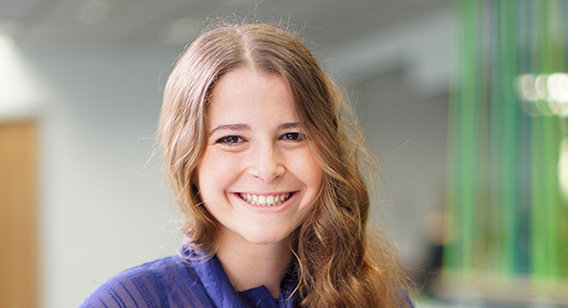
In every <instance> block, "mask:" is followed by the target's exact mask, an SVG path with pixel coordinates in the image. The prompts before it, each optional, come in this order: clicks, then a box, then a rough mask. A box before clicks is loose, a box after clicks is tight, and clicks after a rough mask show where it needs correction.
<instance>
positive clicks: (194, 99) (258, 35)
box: [159, 24, 406, 307]
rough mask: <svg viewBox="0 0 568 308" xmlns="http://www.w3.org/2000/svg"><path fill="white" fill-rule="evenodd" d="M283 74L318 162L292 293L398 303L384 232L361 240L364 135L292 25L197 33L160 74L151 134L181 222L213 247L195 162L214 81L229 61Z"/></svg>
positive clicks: (329, 301) (212, 224)
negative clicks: (156, 137) (155, 131)
mask: <svg viewBox="0 0 568 308" xmlns="http://www.w3.org/2000/svg"><path fill="white" fill-rule="evenodd" d="M243 66H249V67H251V68H254V69H256V70H260V71H264V72H268V73H275V74H279V75H280V76H282V77H283V78H284V79H285V80H286V81H287V82H288V84H289V85H290V88H291V90H292V94H293V97H294V100H295V103H296V111H297V113H298V116H299V118H300V122H301V123H302V125H303V129H304V130H305V132H306V134H307V136H308V138H309V140H310V146H311V147H312V149H313V151H314V153H315V154H316V157H317V158H318V161H319V163H320V165H321V168H322V170H323V173H324V176H323V182H322V186H321V191H320V194H319V198H318V199H317V200H316V201H315V205H314V209H313V211H312V212H311V213H310V214H309V215H308V217H307V218H306V220H305V221H304V222H303V223H302V225H301V226H300V227H298V229H297V230H295V231H294V232H293V234H292V235H291V236H292V246H291V250H292V253H293V255H294V256H295V258H296V261H297V270H298V277H299V282H298V287H297V289H296V297H297V299H298V303H299V305H300V306H302V307H403V306H404V305H406V300H405V299H404V298H403V296H402V295H401V293H400V291H401V290H403V289H404V288H405V286H406V284H405V278H404V275H403V271H402V270H401V268H402V267H401V266H400V264H399V261H398V258H397V257H396V254H395V251H394V249H393V248H392V246H391V245H390V241H389V240H388V239H387V238H386V237H384V236H381V235H379V237H378V238H375V237H374V238H373V239H369V238H368V236H367V219H368V216H369V194H368V191H367V186H366V184H365V181H364V178H363V177H362V175H361V171H360V170H361V166H360V165H359V164H360V160H361V158H363V157H362V156H364V154H365V153H366V151H365V148H364V147H363V145H362V142H363V138H362V135H361V133H360V130H359V129H358V128H357V125H356V123H355V122H354V117H353V116H352V112H351V111H350V108H349V106H348V104H347V102H346V100H345V99H344V97H343V95H342V93H341V91H340V89H339V88H338V87H337V85H336V84H335V83H333V81H332V80H331V79H330V78H329V77H328V76H327V75H326V74H325V73H324V72H323V70H322V69H321V67H320V65H319V64H318V62H317V60H316V59H315V58H314V56H313V55H312V54H311V52H310V51H309V50H308V49H307V47H306V46H305V45H304V44H303V43H302V42H301V41H300V40H299V39H298V38H296V37H295V36H294V35H292V34H291V33H290V32H288V31H285V30H282V29H280V28H277V27H273V26H269V25H265V24H243V25H222V26H218V27H215V28H213V29H211V30H208V31H206V32H204V33H203V34H201V35H200V36H199V37H198V38H197V39H196V40H195V41H194V42H193V43H192V44H191V45H190V46H189V47H188V48H187V50H186V51H185V52H184V53H183V54H182V56H181V57H180V58H179V60H178V62H177V64H176V65H175V67H174V69H173V71H172V73H171V74H170V77H169V79H168V81H167V84H166V87H165V91H164V97H163V105H162V112H161V115H160V122H159V133H160V137H161V142H162V149H163V155H164V159H165V164H166V169H167V171H168V179H169V181H170V185H171V187H172V189H173V191H174V194H175V198H176V201H177V203H178V204H179V205H180V207H181V209H182V212H183V214H184V218H185V222H184V225H183V226H182V231H183V232H184V234H185V235H186V237H187V238H188V239H189V241H190V242H191V243H192V244H193V245H195V246H196V247H197V248H199V249H201V250H203V251H205V252H212V251H213V249H214V245H215V239H216V236H217V233H216V232H217V222H216V220H215V219H214V218H213V217H212V215H211V214H210V213H209V212H208V211H207V209H206V208H205V207H204V206H200V205H201V203H202V200H201V199H200V196H199V192H198V189H197V187H196V186H195V185H194V184H193V183H194V182H195V181H194V179H193V177H194V174H195V170H196V168H197V166H198V164H199V162H200V158H201V156H202V154H203V152H204V150H205V144H206V140H207V132H206V124H205V123H206V114H207V106H208V103H209V99H210V96H211V92H212V89H213V87H214V86H215V82H216V81H217V80H219V79H220V78H221V77H222V76H223V75H224V74H225V73H227V72H229V71H231V70H232V69H235V68H237V67H243Z"/></svg>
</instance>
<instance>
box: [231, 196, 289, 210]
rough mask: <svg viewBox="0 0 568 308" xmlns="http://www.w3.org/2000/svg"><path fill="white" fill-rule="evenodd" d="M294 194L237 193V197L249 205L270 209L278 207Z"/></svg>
mask: <svg viewBox="0 0 568 308" xmlns="http://www.w3.org/2000/svg"><path fill="white" fill-rule="evenodd" d="M294 193H295V192H286V193H275V194H254V193H237V195H238V196H239V197H240V198H241V199H242V200H244V201H245V202H247V203H249V204H252V205H255V206H263V207H271V206H277V205H280V204H282V203H284V202H286V201H288V199H290V197H292V195H293V194H294Z"/></svg>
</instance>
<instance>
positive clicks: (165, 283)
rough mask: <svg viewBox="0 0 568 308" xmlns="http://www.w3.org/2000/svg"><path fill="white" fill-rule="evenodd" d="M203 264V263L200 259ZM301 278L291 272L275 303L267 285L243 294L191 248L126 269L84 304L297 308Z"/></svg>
mask: <svg viewBox="0 0 568 308" xmlns="http://www.w3.org/2000/svg"><path fill="white" fill-rule="evenodd" d="M196 259H197V260H196ZM296 283H297V277H296V275H295V273H293V272H288V273H286V274H285V275H284V278H283V279H282V282H281V288H280V295H279V297H278V299H274V298H273V297H272V295H271V294H270V292H269V291H268V289H267V288H266V287H265V286H260V287H256V288H253V289H249V290H245V291H242V292H237V291H235V289H234V288H233V286H232V285H231V282H230V281H229V278H228V277H227V274H226V273H225V271H224V270H223V267H222V266H221V263H220V262H219V260H218V259H217V257H215V256H213V257H211V258H208V259H203V258H201V259H200V256H199V255H198V254H196V253H195V252H194V251H193V250H191V249H190V248H189V247H187V246H184V247H182V249H181V251H180V253H179V254H178V255H175V256H171V257H166V258H163V259H159V260H156V261H152V262H149V263H145V264H142V265H139V266H136V267H134V268H131V269H129V270H126V271H124V272H122V273H120V274H118V275H117V276H115V277H113V278H111V279H110V280H109V281H107V282H106V283H104V284H103V285H101V286H100V287H99V288H98V289H97V290H96V291H95V292H93V294H91V295H90V296H89V297H88V298H87V299H86V300H85V301H84V302H83V304H81V306H80V308H92V307H96V308H98V307H109V308H111V307H112V308H114V307H120V308H123V307H128V308H130V307H218V308H224V307H227V308H228V307H231V308H233V307H234V308H237V307H239V308H249V307H273V308H277V307H278V308H292V307H294V298H293V297H290V294H292V291H293V290H294V288H295V287H296Z"/></svg>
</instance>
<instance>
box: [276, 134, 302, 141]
mask: <svg viewBox="0 0 568 308" xmlns="http://www.w3.org/2000/svg"><path fill="white" fill-rule="evenodd" d="M281 138H282V139H284V140H287V141H302V140H304V135H303V134H300V133H286V134H284V135H282V137H281Z"/></svg>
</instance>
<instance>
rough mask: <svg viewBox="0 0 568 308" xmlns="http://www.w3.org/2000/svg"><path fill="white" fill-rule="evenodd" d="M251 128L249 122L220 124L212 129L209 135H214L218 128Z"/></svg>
mask: <svg viewBox="0 0 568 308" xmlns="http://www.w3.org/2000/svg"><path fill="white" fill-rule="evenodd" d="M223 129H226V130H250V126H249V125H248V124H222V125H219V126H216V127H215V128H214V129H212V130H211V131H210V132H209V135H212V134H213V133H214V132H215V131H218V130H223Z"/></svg>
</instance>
